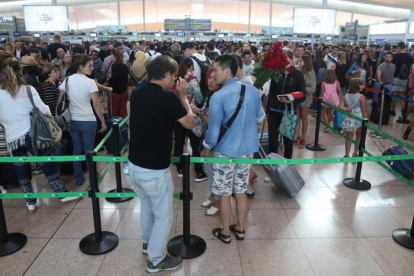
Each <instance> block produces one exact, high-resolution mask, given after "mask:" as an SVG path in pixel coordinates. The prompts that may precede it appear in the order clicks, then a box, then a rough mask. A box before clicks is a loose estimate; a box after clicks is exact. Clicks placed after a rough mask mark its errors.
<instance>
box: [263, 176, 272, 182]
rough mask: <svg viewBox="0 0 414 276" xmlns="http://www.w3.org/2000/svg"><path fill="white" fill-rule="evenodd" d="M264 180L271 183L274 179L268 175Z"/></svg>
mask: <svg viewBox="0 0 414 276" xmlns="http://www.w3.org/2000/svg"><path fill="white" fill-rule="evenodd" d="M264 182H265V183H270V182H272V179H270V177H268V176H266V177H265V178H264Z"/></svg>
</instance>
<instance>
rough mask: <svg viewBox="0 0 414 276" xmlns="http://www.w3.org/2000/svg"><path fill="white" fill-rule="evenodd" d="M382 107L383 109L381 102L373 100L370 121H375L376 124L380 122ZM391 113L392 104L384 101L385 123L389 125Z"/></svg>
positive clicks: (383, 115) (383, 122)
mask: <svg viewBox="0 0 414 276" xmlns="http://www.w3.org/2000/svg"><path fill="white" fill-rule="evenodd" d="M380 109H381V102H380V101H372V109H371V116H370V117H369V121H370V122H373V123H374V124H378V123H379V116H380V114H381V113H380ZM390 115H391V104H390V103H388V102H384V112H383V114H382V124H383V125H388V121H389V120H390Z"/></svg>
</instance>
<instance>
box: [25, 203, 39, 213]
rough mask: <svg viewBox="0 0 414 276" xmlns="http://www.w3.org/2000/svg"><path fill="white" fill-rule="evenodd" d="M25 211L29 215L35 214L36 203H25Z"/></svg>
mask: <svg viewBox="0 0 414 276" xmlns="http://www.w3.org/2000/svg"><path fill="white" fill-rule="evenodd" d="M27 210H28V211H29V214H34V213H36V210H37V207H36V203H35V204H29V203H27Z"/></svg>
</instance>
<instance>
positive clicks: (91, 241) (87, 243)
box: [79, 231, 119, 255]
mask: <svg viewBox="0 0 414 276" xmlns="http://www.w3.org/2000/svg"><path fill="white" fill-rule="evenodd" d="M118 243H119V238H118V236H117V235H115V234H114V233H112V232H106V231H103V232H102V240H101V241H96V239H95V233H92V234H90V235H87V236H86V237H84V238H83V239H82V240H81V241H80V243H79V249H80V250H81V251H82V252H83V253H85V254H86V255H101V254H105V253H108V252H110V251H112V250H113V249H115V248H116V247H117V246H118Z"/></svg>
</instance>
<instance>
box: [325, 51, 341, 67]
mask: <svg viewBox="0 0 414 276" xmlns="http://www.w3.org/2000/svg"><path fill="white" fill-rule="evenodd" d="M328 56H330V57H331V58H333V59H334V60H335V61H338V60H337V58H336V57H334V56H333V55H331V54H327V55H326V56H325V57H324V58H323V60H324V61H325V63H326V68H327V70H329V69H331V67H332V66H333V65H334V64H335V62H333V61H332V60H331V59H330V58H329V57H328Z"/></svg>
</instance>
